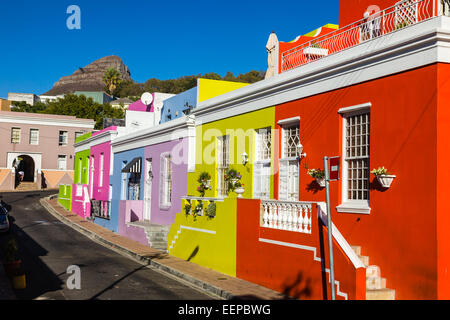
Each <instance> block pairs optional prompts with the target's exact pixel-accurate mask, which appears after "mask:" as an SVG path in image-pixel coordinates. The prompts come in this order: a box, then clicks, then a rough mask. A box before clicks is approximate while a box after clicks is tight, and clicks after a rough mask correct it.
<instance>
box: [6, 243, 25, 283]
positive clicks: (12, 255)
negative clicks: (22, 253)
mask: <svg viewBox="0 0 450 320" xmlns="http://www.w3.org/2000/svg"><path fill="white" fill-rule="evenodd" d="M17 252H18V248H17V242H16V240H15V239H14V238H10V239H9V240H8V241H7V242H6V244H5V245H4V247H3V254H4V256H5V261H4V262H3V265H4V267H5V271H6V273H7V274H8V275H9V276H13V275H14V273H15V271H16V270H17V269H19V268H20V265H21V263H22V261H21V260H20V259H18V258H17Z"/></svg>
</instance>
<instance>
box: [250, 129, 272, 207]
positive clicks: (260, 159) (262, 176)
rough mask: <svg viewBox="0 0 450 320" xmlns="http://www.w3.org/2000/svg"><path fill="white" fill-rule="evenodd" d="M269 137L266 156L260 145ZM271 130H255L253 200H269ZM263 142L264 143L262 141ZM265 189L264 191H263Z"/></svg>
mask: <svg viewBox="0 0 450 320" xmlns="http://www.w3.org/2000/svg"><path fill="white" fill-rule="evenodd" d="M267 134H268V135H269V139H270V148H269V154H268V155H267V154H266V153H264V151H263V150H262V147H263V145H262V143H264V142H267V137H264V136H265V135H267ZM272 138H273V134H272V128H271V127H266V128H260V129H257V130H255V152H254V154H255V162H254V164H253V198H254V199H270V192H271V176H272V147H273V139H272ZM262 140H265V141H262ZM263 189H265V190H263Z"/></svg>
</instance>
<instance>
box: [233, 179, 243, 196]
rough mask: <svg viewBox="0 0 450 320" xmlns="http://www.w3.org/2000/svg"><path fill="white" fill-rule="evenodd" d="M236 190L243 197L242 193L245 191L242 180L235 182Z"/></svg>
mask: <svg viewBox="0 0 450 320" xmlns="http://www.w3.org/2000/svg"><path fill="white" fill-rule="evenodd" d="M234 192H236V193H237V195H238V198H242V194H243V193H244V192H245V189H244V184H243V183H241V182H239V181H238V182H236V183H235V184H234Z"/></svg>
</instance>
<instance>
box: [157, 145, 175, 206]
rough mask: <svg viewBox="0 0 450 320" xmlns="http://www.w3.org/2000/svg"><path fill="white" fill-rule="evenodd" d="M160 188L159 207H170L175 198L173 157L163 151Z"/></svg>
mask: <svg viewBox="0 0 450 320" xmlns="http://www.w3.org/2000/svg"><path fill="white" fill-rule="evenodd" d="M160 160H161V162H160V170H161V177H160V188H159V189H160V190H159V207H160V209H168V208H170V207H171V206H172V198H173V159H172V155H171V154H170V153H163V154H162V155H161V158H160ZM169 163H170V166H169Z"/></svg>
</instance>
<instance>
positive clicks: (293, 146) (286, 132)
mask: <svg viewBox="0 0 450 320" xmlns="http://www.w3.org/2000/svg"><path fill="white" fill-rule="evenodd" d="M299 144H300V125H295V126H290V127H286V128H283V147H284V153H283V157H284V158H296V157H298V156H299V154H298V145H299Z"/></svg>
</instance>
